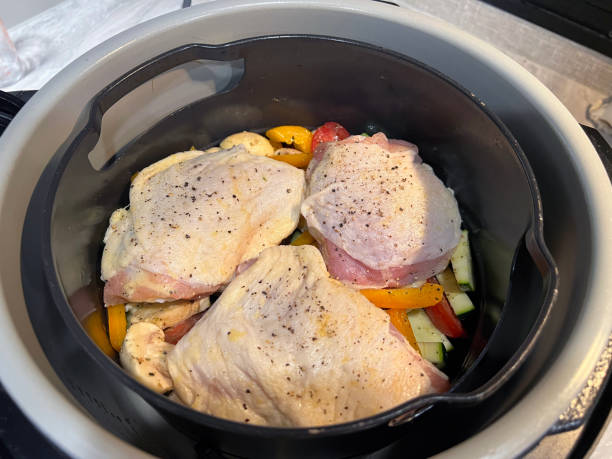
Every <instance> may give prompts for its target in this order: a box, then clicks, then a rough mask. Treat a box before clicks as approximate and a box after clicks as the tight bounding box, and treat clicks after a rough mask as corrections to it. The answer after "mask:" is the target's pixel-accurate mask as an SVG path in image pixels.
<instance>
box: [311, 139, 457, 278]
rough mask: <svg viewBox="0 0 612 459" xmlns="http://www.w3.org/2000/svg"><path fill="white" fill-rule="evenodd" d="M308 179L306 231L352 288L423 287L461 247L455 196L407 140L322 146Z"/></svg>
mask: <svg viewBox="0 0 612 459" xmlns="http://www.w3.org/2000/svg"><path fill="white" fill-rule="evenodd" d="M307 180H308V191H307V198H306V199H305V201H304V202H303V204H302V208H301V212H302V214H303V215H304V217H305V219H306V222H307V224H308V229H309V231H310V233H311V234H312V235H313V236H314V237H315V238H316V239H317V241H318V242H319V244H320V246H321V251H322V253H323V256H324V258H325V261H326V264H327V268H328V270H329V272H330V273H331V274H332V276H333V277H335V278H337V279H339V280H342V281H344V282H347V283H349V284H350V285H352V286H354V287H357V288H369V287H372V288H378V287H400V286H404V285H409V284H412V283H414V282H418V281H424V280H425V279H427V278H428V277H430V276H432V275H434V274H436V273H438V272H440V271H442V270H443V269H444V267H445V266H446V265H447V264H448V262H449V260H450V257H451V254H452V252H453V250H454V249H455V247H456V246H457V244H458V243H459V238H460V236H461V231H460V227H461V217H460V215H459V209H458V205H457V201H456V200H455V197H454V194H453V192H452V190H450V189H449V188H447V187H446V186H445V185H444V184H443V183H442V181H441V180H440V179H439V178H438V177H437V176H436V175H435V174H434V172H433V170H432V169H431V167H429V166H428V165H426V164H424V163H423V162H422V161H421V159H420V157H419V156H418V154H417V148H416V146H415V145H413V144H411V143H409V142H404V141H397V140H388V139H387V138H386V136H385V135H384V134H382V133H378V134H375V135H374V136H372V137H371V138H368V137H365V136H352V137H349V138H347V139H345V140H342V141H338V142H329V143H324V144H321V145H320V146H319V147H318V148H317V149H316V151H315V153H314V159H313V161H312V162H311V164H310V165H309V167H308V171H307Z"/></svg>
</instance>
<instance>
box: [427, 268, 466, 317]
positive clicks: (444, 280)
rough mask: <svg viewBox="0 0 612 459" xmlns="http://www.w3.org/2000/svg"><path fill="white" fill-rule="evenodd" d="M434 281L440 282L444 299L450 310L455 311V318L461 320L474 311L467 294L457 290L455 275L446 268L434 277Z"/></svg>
mask: <svg viewBox="0 0 612 459" xmlns="http://www.w3.org/2000/svg"><path fill="white" fill-rule="evenodd" d="M436 279H438V282H440V285H441V286H442V288H444V294H445V295H446V299H447V300H448V302H449V304H450V305H451V308H453V311H455V314H456V315H457V317H459V318H461V316H463V315H465V314H467V313H468V312H471V311H473V310H474V309H476V308H475V307H474V303H472V300H470V297H469V296H468V295H467V293H465V292H464V291H462V290H461V289H460V288H459V285H458V284H457V280H456V279H455V275H454V274H453V271H452V270H451V269H449V268H446V269H445V270H444V271H442V272H441V273H440V274H438V275H436Z"/></svg>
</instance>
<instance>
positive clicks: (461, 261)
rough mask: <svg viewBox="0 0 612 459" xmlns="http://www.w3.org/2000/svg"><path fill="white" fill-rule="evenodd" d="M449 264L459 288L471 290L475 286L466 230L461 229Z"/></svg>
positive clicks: (465, 290) (466, 290)
mask: <svg viewBox="0 0 612 459" xmlns="http://www.w3.org/2000/svg"><path fill="white" fill-rule="evenodd" d="M451 265H452V267H453V271H454V273H455V278H456V279H457V284H458V285H459V288H460V289H461V290H462V291H464V292H473V291H474V286H475V283H474V268H473V265H472V255H471V253H470V241H469V237H468V231H467V230H462V231H461V239H459V245H457V248H456V249H455V251H454V252H453V254H452V255H451ZM449 301H450V300H449Z"/></svg>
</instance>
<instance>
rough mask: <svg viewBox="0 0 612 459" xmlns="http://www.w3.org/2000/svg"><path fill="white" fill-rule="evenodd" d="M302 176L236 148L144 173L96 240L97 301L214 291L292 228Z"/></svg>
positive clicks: (192, 154)
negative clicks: (99, 246)
mask: <svg viewBox="0 0 612 459" xmlns="http://www.w3.org/2000/svg"><path fill="white" fill-rule="evenodd" d="M304 188H305V182H304V173H303V171H301V170H299V169H296V168H295V167H292V166H289V165H287V164H284V163H281V162H278V161H275V160H273V159H270V158H266V157H262V156H255V155H251V154H249V153H247V152H246V150H245V149H244V147H243V146H241V145H239V146H236V147H234V148H231V149H229V150H222V151H219V152H215V153H207V154H205V153H203V152H201V151H188V152H184V153H177V154H174V155H171V156H169V157H167V158H165V159H163V160H161V161H158V162H156V163H154V164H152V165H151V166H149V167H147V168H145V169H143V170H142V171H141V172H140V173H138V175H137V176H136V177H135V179H134V181H133V182H132V185H131V187H130V206H129V209H118V210H117V211H115V213H113V215H112V216H111V219H110V225H109V228H108V230H107V232H106V236H105V238H104V242H105V244H106V245H105V248H104V253H103V256H102V280H104V281H106V285H105V287H104V301H105V303H106V304H116V303H123V302H148V303H151V302H165V301H173V300H178V299H191V298H197V297H199V296H203V295H206V294H209V293H211V292H214V291H216V290H217V289H218V288H219V287H220V286H221V285H224V284H226V283H227V282H229V280H230V279H231V278H232V276H233V275H234V272H235V271H236V268H237V267H238V266H239V265H240V264H241V263H243V262H246V261H248V260H250V259H252V258H254V257H256V256H257V255H258V254H259V252H260V251H261V250H263V249H265V248H266V247H270V246H273V245H276V244H278V243H279V242H280V241H282V239H284V238H285V237H286V236H288V235H289V234H291V232H292V231H293V230H294V229H295V227H296V225H297V222H298V218H299V208H300V204H301V202H302V199H303V197H304Z"/></svg>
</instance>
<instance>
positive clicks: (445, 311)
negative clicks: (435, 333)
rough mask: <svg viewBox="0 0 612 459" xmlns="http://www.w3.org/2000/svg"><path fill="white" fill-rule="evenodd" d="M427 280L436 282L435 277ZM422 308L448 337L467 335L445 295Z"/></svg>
mask: <svg viewBox="0 0 612 459" xmlns="http://www.w3.org/2000/svg"><path fill="white" fill-rule="evenodd" d="M427 282H434V283H438V281H437V280H436V278H435V277H432V278H429V279H427ZM424 309H425V312H426V313H427V315H428V316H429V319H430V320H431V322H432V323H433V324H434V326H435V327H436V328H437V329H438V330H440V331H441V332H442V333H444V334H445V335H446V336H448V337H449V338H463V337H465V336H467V335H466V333H465V330H464V329H463V325H461V321H460V320H459V318H458V317H457V315H456V314H455V311H453V308H452V307H451V305H450V303H449V302H448V300H447V299H446V296H442V301H440V302H439V303H438V304H436V305H435V306H430V307H428V308H424Z"/></svg>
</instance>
